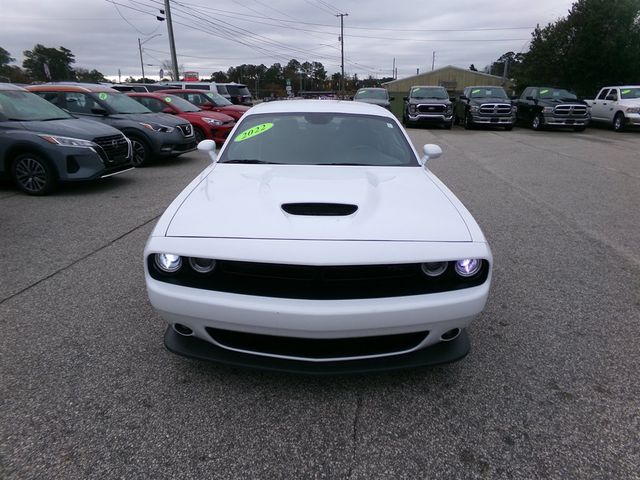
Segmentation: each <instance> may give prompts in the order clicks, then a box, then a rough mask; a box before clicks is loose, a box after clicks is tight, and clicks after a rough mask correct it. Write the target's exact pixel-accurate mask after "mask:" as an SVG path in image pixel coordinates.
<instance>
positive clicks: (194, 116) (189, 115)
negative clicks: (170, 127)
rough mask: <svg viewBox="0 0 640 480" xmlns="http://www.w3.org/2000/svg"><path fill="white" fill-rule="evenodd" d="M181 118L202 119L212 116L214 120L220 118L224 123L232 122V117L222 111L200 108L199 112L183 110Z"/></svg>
mask: <svg viewBox="0 0 640 480" xmlns="http://www.w3.org/2000/svg"><path fill="white" fill-rule="evenodd" d="M180 116H181V117H182V118H184V119H185V120H189V121H191V120H192V119H202V118H213V119H215V120H220V121H221V122H224V123H229V122H233V121H234V119H233V117H230V116H229V115H226V114H224V113H222V112H215V111H212V110H201V111H199V112H183V113H181V114H180Z"/></svg>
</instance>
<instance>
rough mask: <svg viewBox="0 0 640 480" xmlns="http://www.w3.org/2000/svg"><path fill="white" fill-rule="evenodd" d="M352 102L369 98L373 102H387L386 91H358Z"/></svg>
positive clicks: (377, 89)
mask: <svg viewBox="0 0 640 480" xmlns="http://www.w3.org/2000/svg"><path fill="white" fill-rule="evenodd" d="M353 98H354V100H356V99H358V100H359V99H362V98H371V99H374V100H387V91H386V90H384V89H379V88H376V89H364V90H358V91H357V92H356V94H355V96H354V97H353Z"/></svg>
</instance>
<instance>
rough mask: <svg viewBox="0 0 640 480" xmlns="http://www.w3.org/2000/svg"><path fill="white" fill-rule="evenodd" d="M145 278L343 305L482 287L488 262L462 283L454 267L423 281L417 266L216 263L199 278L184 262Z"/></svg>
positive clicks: (151, 268) (151, 266) (150, 264)
mask: <svg viewBox="0 0 640 480" xmlns="http://www.w3.org/2000/svg"><path fill="white" fill-rule="evenodd" d="M147 262H148V268H149V273H150V275H151V276H152V277H153V278H155V279H156V280H160V281H163V282H168V283H172V284H175V285H182V286H185V287H192V288H200V289H204V290H213V291H219V292H228V293H239V294H243V295H256V296H261V297H275V298H297V299H307V300H346V299H357V298H384V297H401V296H407V295H423V294H427V293H438V292H446V291H452V290H460V289H463V288H469V287H474V286H477V285H480V284H482V283H484V281H485V280H486V279H487V275H488V271H489V269H488V262H487V261H483V267H482V269H481V271H480V273H478V274H477V275H476V276H474V277H472V278H469V279H463V278H461V277H459V276H458V275H456V274H455V272H454V268H453V267H454V265H453V262H449V265H448V267H447V270H446V272H445V273H444V274H443V275H441V276H439V277H437V278H431V277H426V276H425V275H424V274H423V273H422V271H421V268H420V264H419V263H408V264H397V265H348V266H310V265H288V264H274V263H254V262H237V261H229V260H218V262H217V264H216V268H215V270H214V271H213V273H211V274H209V275H202V274H198V273H196V272H195V271H193V270H192V269H191V268H190V267H189V266H187V264H188V262H187V261H183V267H182V268H181V269H180V270H179V271H178V272H177V273H176V274H172V275H166V274H163V273H162V272H160V271H159V270H158V269H157V267H156V266H155V264H154V262H153V255H150V256H149V257H148V259H147Z"/></svg>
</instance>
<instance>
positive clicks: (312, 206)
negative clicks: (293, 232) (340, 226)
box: [282, 203, 358, 217]
mask: <svg viewBox="0 0 640 480" xmlns="http://www.w3.org/2000/svg"><path fill="white" fill-rule="evenodd" d="M282 210H284V211H285V212H287V213H288V214H290V215H305V216H317V217H341V216H346V215H351V214H353V213H355V212H356V210H358V206H357V205H350V204H347V203H283V204H282Z"/></svg>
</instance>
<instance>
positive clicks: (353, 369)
mask: <svg viewBox="0 0 640 480" xmlns="http://www.w3.org/2000/svg"><path fill="white" fill-rule="evenodd" d="M164 344H165V346H166V347H167V349H168V350H169V351H171V352H173V353H176V354H178V355H182V356H184V357H190V358H196V359H198V360H207V361H211V362H217V363H222V364H225V365H231V366H236V367H243V368H253V369H258V370H270V371H276V372H282V373H298V374H306V375H336V374H359V373H370V372H385V371H391V370H403V369H409V368H417V367H426V366H434V365H441V364H444V363H451V362H455V361H458V360H461V359H463V358H464V357H465V356H466V355H467V354H468V353H469V350H470V348H471V343H470V341H469V336H468V335H467V332H466V331H465V330H463V331H462V332H461V333H460V335H459V336H458V337H457V338H456V339H455V340H452V341H450V342H440V343H437V344H435V345H433V346H431V347H427V348H423V349H421V350H416V351H414V352H410V353H405V354H402V355H393V356H388V357H382V358H373V359H367V360H344V361H339V362H335V361H334V362H305V361H300V360H285V359H281V358H274V357H267V356H263V355H250V354H246V353H240V352H235V351H232V350H227V349H225V348H221V347H218V346H217V345H214V344H212V343H209V342H205V341H204V340H200V339H199V338H196V337H185V336H183V335H179V334H178V333H176V331H175V330H174V329H173V328H172V327H171V326H169V327H167V330H166V332H165V334H164Z"/></svg>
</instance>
